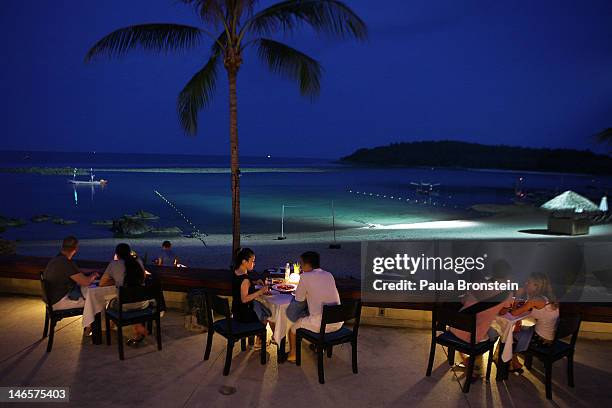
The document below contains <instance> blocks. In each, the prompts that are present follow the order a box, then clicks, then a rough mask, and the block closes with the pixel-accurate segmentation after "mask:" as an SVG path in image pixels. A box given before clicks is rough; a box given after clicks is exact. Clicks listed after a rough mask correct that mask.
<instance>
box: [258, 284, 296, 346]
mask: <svg viewBox="0 0 612 408" xmlns="http://www.w3.org/2000/svg"><path fill="white" fill-rule="evenodd" d="M292 298H293V295H289V294H284V293H278V294H275V295H272V296H261V297H259V298H258V299H257V300H258V301H260V302H261V303H263V304H264V305H265V306H266V307H267V308H268V309H270V311H271V312H272V316H270V321H272V322H274V333H272V338H274V341H275V342H276V344H280V342H281V340H282V339H283V337H285V336H286V335H287V332H288V331H289V326H290V324H289V319H287V307H288V306H289V303H291V299H292Z"/></svg>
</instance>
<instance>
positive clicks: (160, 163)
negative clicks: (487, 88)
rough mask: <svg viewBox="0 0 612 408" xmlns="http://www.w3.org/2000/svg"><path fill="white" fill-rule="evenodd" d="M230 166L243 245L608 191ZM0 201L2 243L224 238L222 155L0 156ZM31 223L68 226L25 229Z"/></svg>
mask: <svg viewBox="0 0 612 408" xmlns="http://www.w3.org/2000/svg"><path fill="white" fill-rule="evenodd" d="M240 166H241V177H240V199H241V231H242V233H243V234H256V233H278V235H279V236H280V235H281V234H294V233H302V232H317V231H321V232H323V231H330V230H331V229H332V228H334V227H335V228H336V229H345V228H355V227H364V226H368V225H372V224H382V225H386V224H393V223H415V222H426V221H435V220H449V219H457V218H460V217H478V216H480V215H481V214H479V213H477V212H475V211H473V210H472V209H471V207H472V206H473V205H475V204H501V205H504V204H512V203H513V202H515V201H517V200H518V201H521V202H531V203H534V204H541V203H542V202H543V201H545V200H546V199H549V198H551V197H553V196H554V195H555V194H559V193H561V192H563V191H566V190H574V191H576V192H578V193H580V194H583V195H585V196H587V197H589V198H591V199H592V200H593V201H595V202H596V203H599V201H598V200H599V199H600V198H601V197H602V196H603V194H605V193H609V192H610V191H612V177H609V176H594V175H584V174H561V173H536V172H524V171H500V170H495V169H488V170H482V169H480V170H470V169H448V168H422V167H420V168H375V167H360V166H351V165H346V164H340V163H337V162H335V161H332V160H321V159H312V158H292V157H249V156H244V157H241V163H240ZM34 167H39V168H48V169H56V168H79V169H86V170H87V171H89V170H90V169H91V171H92V172H93V174H94V175H95V178H96V179H105V180H108V183H107V184H106V185H105V186H93V187H92V186H77V187H75V186H74V185H72V184H71V183H69V182H68V180H69V179H72V175H70V174H68V175H43V174H37V173H32V172H13V171H11V169H12V170H14V169H30V168H34ZM88 178H89V177H88V176H87V175H80V176H78V177H77V179H80V180H86V179H88ZM430 184H432V186H431V187H430ZM0 192H1V193H0V216H3V217H5V218H19V219H22V220H24V221H25V225H23V226H20V227H11V228H8V229H7V230H6V231H5V232H3V233H2V236H3V237H4V238H8V239H17V240H52V239H58V238H60V237H63V236H64V235H66V234H67V233H71V234H75V235H77V236H79V237H80V238H106V237H112V235H113V233H112V232H111V231H110V229H109V227H108V226H107V225H94V222H96V221H101V220H113V219H118V218H119V217H121V216H123V215H125V214H134V213H135V212H136V211H139V210H144V211H147V212H150V213H153V214H155V215H156V216H158V217H159V220H156V221H153V223H155V225H158V226H160V227H178V228H180V229H181V230H182V231H183V232H184V234H190V233H192V232H194V231H199V232H200V233H205V234H229V233H231V224H232V214H231V194H230V173H229V158H228V157H227V156H197V155H156V154H115V153H94V152H85V153H84V152H79V153H75V152H71V153H58V152H23V151H21V152H15V151H11V152H7V151H5V152H0ZM42 214H45V215H49V216H51V217H52V218H62V219H64V220H70V221H76V223H74V224H71V225H60V224H55V223H53V222H51V221H46V222H38V223H37V222H32V221H31V218H32V217H34V216H37V215H42Z"/></svg>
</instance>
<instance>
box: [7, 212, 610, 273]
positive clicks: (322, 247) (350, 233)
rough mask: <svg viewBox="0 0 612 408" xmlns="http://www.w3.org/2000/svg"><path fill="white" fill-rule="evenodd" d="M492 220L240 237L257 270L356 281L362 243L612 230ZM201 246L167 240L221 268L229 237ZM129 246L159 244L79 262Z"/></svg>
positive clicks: (516, 218) (105, 244)
mask: <svg viewBox="0 0 612 408" xmlns="http://www.w3.org/2000/svg"><path fill="white" fill-rule="evenodd" d="M497 210H498V211H497V214H495V215H490V216H486V217H482V218H473V219H457V220H446V221H434V222H421V223H412V224H393V225H377V226H372V227H363V228H351V229H344V230H339V231H337V232H336V240H337V242H338V243H340V244H341V249H329V244H330V243H331V242H332V241H333V233H332V231H327V232H312V233H300V234H287V239H285V240H278V239H277V236H278V234H250V235H243V236H242V246H248V247H251V248H252V249H253V250H254V251H255V253H256V256H257V258H256V263H257V266H256V268H257V269H260V270H262V269H266V268H269V267H276V266H280V265H284V263H285V262H288V261H297V259H298V257H299V255H300V254H301V253H302V252H304V251H306V250H315V251H318V252H320V253H321V258H322V262H323V266H324V268H325V269H327V270H330V271H332V272H333V273H334V274H335V275H336V276H345V277H349V276H352V277H354V278H359V276H360V264H361V242H362V241H381V240H419V239H423V240H428V239H522V240H526V239H574V240H575V239H580V240H597V239H607V238H610V237H612V225H611V224H607V225H596V226H592V227H591V230H590V234H589V235H586V236H579V237H568V236H555V235H546V234H545V233H544V230H545V229H546V222H547V216H548V214H547V213H545V212H542V211H539V210H535V209H533V208H523V209H521V210H517V209H516V208H514V206H510V207H509V208H507V209H505V210H504V209H503V208H497ZM60 239H61V237H58V239H57V240H44V241H37V240H31V241H19V242H17V253H18V254H20V255H35V256H52V255H54V254H55V253H56V252H57V248H58V245H59V240H60ZM204 241H205V243H206V245H204V244H203V243H202V242H201V241H199V240H198V239H194V238H183V237H181V238H174V239H172V243H173V247H174V251H175V252H176V254H177V255H178V256H179V258H180V261H181V262H182V263H184V264H186V265H189V266H198V267H208V268H226V267H228V265H229V258H230V252H231V235H230V234H214V235H209V236H207V237H205V239H204ZM120 242H128V243H129V244H130V245H132V247H133V248H134V249H135V250H136V251H137V252H138V253H139V254H140V255H141V256H142V257H145V256H146V257H147V259H148V260H149V261H151V260H152V259H153V258H154V257H155V256H156V254H157V253H158V251H159V247H160V244H161V239H160V238H101V239H83V240H82V241H81V245H80V250H79V254H78V258H80V259H91V260H110V259H111V258H112V255H113V250H114V247H115V246H116V245H117V244H118V243H120Z"/></svg>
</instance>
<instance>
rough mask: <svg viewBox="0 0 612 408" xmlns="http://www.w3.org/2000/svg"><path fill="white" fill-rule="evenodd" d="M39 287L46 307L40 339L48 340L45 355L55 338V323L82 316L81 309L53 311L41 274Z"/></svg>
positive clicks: (45, 283)
mask: <svg viewBox="0 0 612 408" xmlns="http://www.w3.org/2000/svg"><path fill="white" fill-rule="evenodd" d="M40 286H41V289H42V298H43V301H44V302H45V306H46V308H45V309H46V310H45V327H44V329H43V336H42V338H43V339H44V338H45V337H47V336H49V338H48V339H47V353H50V352H51V349H52V348H53V339H54V338H55V325H56V324H57V322H59V321H60V320H62V319H64V318H66V317H74V316H81V315H82V314H83V308H82V307H77V308H73V309H60V310H53V305H52V304H51V303H49V297H48V296H47V293H48V289H47V286H48V283H47V281H46V280H45V278H44V276H43V273H41V274H40Z"/></svg>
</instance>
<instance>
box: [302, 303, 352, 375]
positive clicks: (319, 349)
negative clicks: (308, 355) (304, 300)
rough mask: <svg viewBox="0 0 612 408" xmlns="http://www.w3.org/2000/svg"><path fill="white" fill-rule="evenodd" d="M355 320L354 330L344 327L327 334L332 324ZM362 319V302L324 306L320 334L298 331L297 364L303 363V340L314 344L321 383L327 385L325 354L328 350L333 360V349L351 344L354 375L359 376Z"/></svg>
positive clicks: (304, 330) (328, 354)
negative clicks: (327, 326) (358, 344)
mask: <svg viewBox="0 0 612 408" xmlns="http://www.w3.org/2000/svg"><path fill="white" fill-rule="evenodd" d="M353 319H354V323H353V329H352V330H351V329H349V328H348V327H345V326H343V327H342V328H341V329H340V330H336V331H335V332H331V333H325V326H326V325H328V324H332V323H338V322H347V321H350V320H353ZM360 319H361V301H359V300H357V301H352V302H346V303H342V304H340V305H334V306H330V305H325V306H323V315H322V317H321V328H320V329H319V332H318V333H315V332H313V331H310V330H306V329H297V331H296V359H295V364H296V365H298V366H299V365H301V363H302V339H304V340H307V341H308V342H310V343H312V344H314V346H315V351H316V353H317V365H318V372H319V383H320V384H325V373H324V371H323V352H324V350H327V357H329V358H331V356H332V350H333V347H334V346H336V345H339V344H344V343H351V351H352V353H351V360H352V365H353V373H355V374H357V372H358V371H357V336H358V334H359V321H360Z"/></svg>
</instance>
